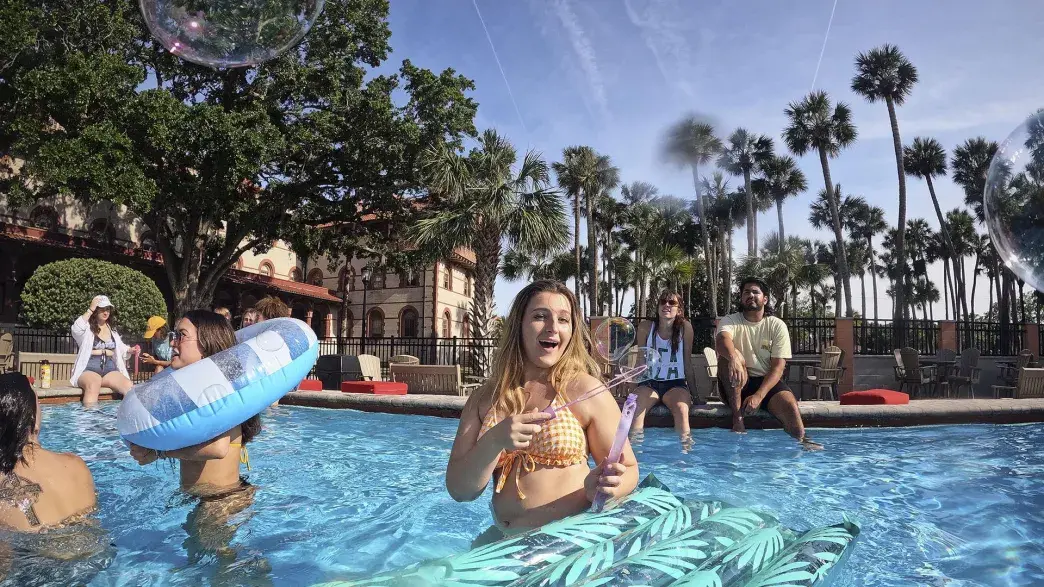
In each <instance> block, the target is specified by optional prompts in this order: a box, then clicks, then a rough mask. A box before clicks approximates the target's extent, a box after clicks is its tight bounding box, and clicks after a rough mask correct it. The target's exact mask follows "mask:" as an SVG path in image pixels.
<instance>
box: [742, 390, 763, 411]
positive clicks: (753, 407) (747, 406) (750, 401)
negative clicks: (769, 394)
mask: <svg viewBox="0 0 1044 587" xmlns="http://www.w3.org/2000/svg"><path fill="white" fill-rule="evenodd" d="M760 406H761V395H760V394H757V393H755V394H754V395H752V396H750V397H748V398H747V399H745V400H743V413H744V414H747V415H748V416H749V415H751V414H753V413H754V412H756V411H758V408H759V407H760Z"/></svg>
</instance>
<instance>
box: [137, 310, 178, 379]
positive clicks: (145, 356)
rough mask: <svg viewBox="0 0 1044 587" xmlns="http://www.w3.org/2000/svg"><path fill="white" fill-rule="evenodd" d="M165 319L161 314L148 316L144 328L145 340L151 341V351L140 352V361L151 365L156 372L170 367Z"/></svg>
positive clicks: (168, 341)
mask: <svg viewBox="0 0 1044 587" xmlns="http://www.w3.org/2000/svg"><path fill="white" fill-rule="evenodd" d="M168 332H169V329H168V328H167V319H166V318H163V317H162V316H152V317H150V318H149V321H148V327H147V328H146V329H145V340H151V341H152V353H151V354H150V353H141V362H142V363H145V364H146V365H152V366H154V367H155V369H156V373H159V372H160V371H162V370H164V369H166V368H167V367H170V358H171V357H170V355H171V353H170V340H169V337H168Z"/></svg>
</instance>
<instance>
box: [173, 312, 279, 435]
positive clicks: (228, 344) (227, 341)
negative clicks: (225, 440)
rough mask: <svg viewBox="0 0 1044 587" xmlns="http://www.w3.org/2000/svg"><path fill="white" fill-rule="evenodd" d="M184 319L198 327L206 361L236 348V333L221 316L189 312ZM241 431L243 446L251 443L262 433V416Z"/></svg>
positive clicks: (197, 333) (200, 343)
mask: <svg viewBox="0 0 1044 587" xmlns="http://www.w3.org/2000/svg"><path fill="white" fill-rule="evenodd" d="M182 318H183V319H185V320H188V321H189V322H191V323H192V325H193V326H195V327H196V339H197V340H196V344H197V345H198V346H199V352H200V354H202V355H203V358H204V359H205V358H207V357H210V356H213V355H216V354H217V353H220V352H221V351H223V350H226V349H230V348H232V347H233V346H235V344H236V332H235V331H234V330H232V325H231V324H229V322H228V320H227V319H226V318H225V317H224V316H222V315H221V314H218V313H217V312H212V311H210V310H189V311H188V312H185V314H184V315H183V316H182ZM240 431H241V432H242V434H243V444H246V443H247V442H250V440H251V439H252V438H254V437H255V436H257V434H258V433H259V432H261V416H260V415H255V416H253V417H251V418H250V419H249V420H247V421H246V422H243V423H242V424H240Z"/></svg>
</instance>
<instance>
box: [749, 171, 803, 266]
mask: <svg viewBox="0 0 1044 587" xmlns="http://www.w3.org/2000/svg"><path fill="white" fill-rule="evenodd" d="M761 173H762V176H763V177H762V178H761V179H760V180H759V181H761V182H764V188H765V190H766V191H767V192H768V195H769V197H771V198H772V201H773V202H775V204H776V220H777V221H778V222H779V233H778V234H779V238H778V239H777V240H778V244H779V246H780V249H779V254H781V255H782V254H783V248H782V247H783V246H784V245H785V244H786V242H787V240H786V234H785V233H784V231H783V201H784V200H786V199H787V198H790V197H793V196H796V195H798V194H800V193H801V192H803V191H805V190H807V189H808V181H807V180H806V179H805V174H804V173H802V171H801V170H800V169H798V167H797V162H795V161H794V159H793V158H791V157H789V156H786V155H780V156H772V157H770V158H769V159H768V160H767V161H765V162H764V163H762V164H761Z"/></svg>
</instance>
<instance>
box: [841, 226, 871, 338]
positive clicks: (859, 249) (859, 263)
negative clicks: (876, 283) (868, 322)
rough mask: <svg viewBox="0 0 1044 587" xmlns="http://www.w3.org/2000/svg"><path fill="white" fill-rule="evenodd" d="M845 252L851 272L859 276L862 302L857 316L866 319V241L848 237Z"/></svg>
mask: <svg viewBox="0 0 1044 587" xmlns="http://www.w3.org/2000/svg"><path fill="white" fill-rule="evenodd" d="M845 252H846V253H847V254H848V266H849V268H850V269H851V270H852V274H853V275H855V276H857V277H859V294H860V298H861V300H862V303H861V305H860V308H859V317H860V318H862V319H864V320H865V319H866V272H867V271H869V270H870V251H869V250H867V248H866V243H865V242H864V241H862V240H856V239H854V238H852V239H849V241H848V243H847V244H846V248H845Z"/></svg>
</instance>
